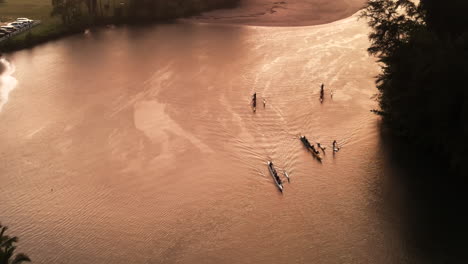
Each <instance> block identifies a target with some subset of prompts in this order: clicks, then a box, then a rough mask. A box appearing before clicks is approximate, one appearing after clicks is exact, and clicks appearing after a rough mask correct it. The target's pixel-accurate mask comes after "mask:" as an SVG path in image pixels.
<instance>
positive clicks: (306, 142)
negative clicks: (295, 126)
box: [301, 136, 322, 162]
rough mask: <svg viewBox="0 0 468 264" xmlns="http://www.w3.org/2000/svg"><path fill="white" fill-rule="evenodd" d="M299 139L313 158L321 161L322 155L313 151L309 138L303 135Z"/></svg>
mask: <svg viewBox="0 0 468 264" xmlns="http://www.w3.org/2000/svg"><path fill="white" fill-rule="evenodd" d="M301 141H302V144H304V147H305V148H306V149H307V150H308V151H309V152H310V153H312V156H314V158H316V159H317V160H318V161H320V162H321V161H322V156H320V154H319V153H316V152H315V151H314V148H313V147H312V145H311V144H310V142H309V140H308V139H307V138H306V137H305V136H301Z"/></svg>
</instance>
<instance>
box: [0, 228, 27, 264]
mask: <svg viewBox="0 0 468 264" xmlns="http://www.w3.org/2000/svg"><path fill="white" fill-rule="evenodd" d="M7 229H8V228H7V227H6V226H2V224H0V264H20V263H23V262H31V259H30V258H29V257H28V256H27V255H25V254H23V253H18V254H15V249H16V246H15V244H16V243H17V242H18V238H17V237H10V236H8V235H6V231H7Z"/></svg>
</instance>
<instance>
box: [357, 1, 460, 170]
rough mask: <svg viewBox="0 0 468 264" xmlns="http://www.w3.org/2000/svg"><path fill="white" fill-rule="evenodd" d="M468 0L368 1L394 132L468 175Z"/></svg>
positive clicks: (387, 117)
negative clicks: (467, 139)
mask: <svg viewBox="0 0 468 264" xmlns="http://www.w3.org/2000/svg"><path fill="white" fill-rule="evenodd" d="M467 10H468V1H465V0H448V1H440V0H421V1H420V2H419V3H418V4H415V3H413V1H411V0H369V1H368V3H367V6H366V8H365V10H364V11H363V13H362V15H363V17H366V18H367V19H368V21H369V25H370V26H371V28H372V32H371V34H370V36H369V38H370V40H371V46H370V48H369V52H370V53H371V54H373V55H375V56H376V57H377V58H378V60H379V62H380V63H381V65H382V73H381V74H380V75H379V77H378V80H377V88H378V89H379V91H380V97H379V100H380V108H381V109H380V110H379V111H377V112H378V113H380V114H381V115H382V116H383V117H384V121H385V122H386V124H387V125H389V127H391V128H392V131H394V132H395V133H396V134H398V135H400V136H403V137H405V138H408V139H410V140H411V141H412V142H414V143H415V145H416V146H418V147H420V148H421V149H422V150H424V151H425V152H427V153H431V154H436V155H438V156H440V157H442V158H444V159H445V160H447V161H448V162H449V164H450V168H451V169H452V170H453V171H454V172H456V174H458V175H462V176H466V175H468V148H467V147H468V144H467V143H466V142H465V139H466V138H468V90H467V88H468V82H467V79H466V78H467V77H468V32H467V31H468V27H467V25H468V16H467V15H466V14H465V13H466V11H467Z"/></svg>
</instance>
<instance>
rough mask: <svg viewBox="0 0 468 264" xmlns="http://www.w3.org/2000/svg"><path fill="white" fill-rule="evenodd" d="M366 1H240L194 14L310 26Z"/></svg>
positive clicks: (230, 21)
mask: <svg viewBox="0 0 468 264" xmlns="http://www.w3.org/2000/svg"><path fill="white" fill-rule="evenodd" d="M366 2H367V0H336V1H329V0H288V1H279V0H242V1H241V2H240V4H239V5H238V7H237V8H234V9H229V10H227V9H224V10H214V11H210V12H205V13H203V14H202V15H200V16H196V17H194V18H193V19H192V21H197V22H202V23H222V24H242V25H252V26H287V27H291V26H312V25H320V24H327V23H331V22H333V21H337V20H340V19H343V18H347V17H349V16H351V15H353V14H355V13H356V12H357V11H359V10H360V9H362V8H363V7H364V5H365V3H366Z"/></svg>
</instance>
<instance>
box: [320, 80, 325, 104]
mask: <svg viewBox="0 0 468 264" xmlns="http://www.w3.org/2000/svg"><path fill="white" fill-rule="evenodd" d="M324 87H325V85H324V84H323V83H322V85H321V86H320V101H323V95H324V94H325V89H324Z"/></svg>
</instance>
